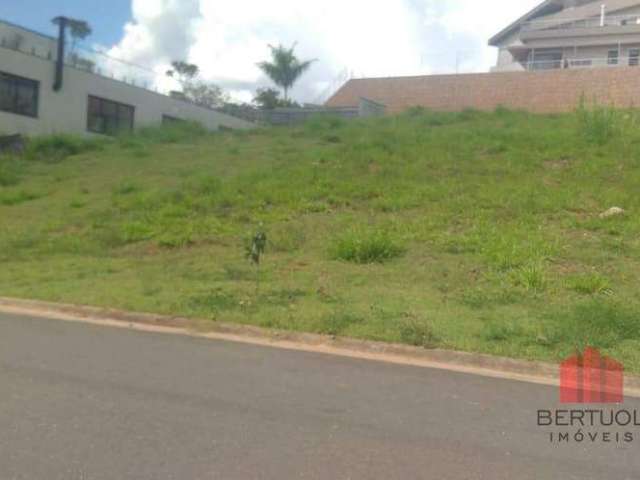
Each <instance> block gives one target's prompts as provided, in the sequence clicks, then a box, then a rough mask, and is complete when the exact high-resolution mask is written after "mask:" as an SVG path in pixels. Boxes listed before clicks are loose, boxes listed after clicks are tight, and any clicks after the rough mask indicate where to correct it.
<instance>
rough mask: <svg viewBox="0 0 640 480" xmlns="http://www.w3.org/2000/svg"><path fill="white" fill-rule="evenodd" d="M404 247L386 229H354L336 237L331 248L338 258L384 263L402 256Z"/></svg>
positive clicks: (367, 262)
mask: <svg viewBox="0 0 640 480" xmlns="http://www.w3.org/2000/svg"><path fill="white" fill-rule="evenodd" d="M404 251H405V250H404V248H403V247H402V246H400V245H399V244H398V243H397V242H396V241H395V240H394V239H393V238H392V236H391V235H390V234H389V232H387V231H385V230H379V229H353V230H350V231H348V232H346V233H345V234H343V235H342V236H340V237H338V238H336V239H335V240H334V241H333V244H332V246H331V249H330V253H331V257H332V258H334V259H336V260H344V261H346V262H352V263H358V264H361V265H364V264H371V263H384V262H386V261H388V260H391V259H394V258H396V257H399V256H401V255H402V254H403V253H404Z"/></svg>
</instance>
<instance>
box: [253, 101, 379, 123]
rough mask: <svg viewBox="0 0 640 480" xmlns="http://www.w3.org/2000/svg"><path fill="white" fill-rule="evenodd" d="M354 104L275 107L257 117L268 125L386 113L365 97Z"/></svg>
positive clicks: (376, 103) (263, 111) (362, 116)
mask: <svg viewBox="0 0 640 480" xmlns="http://www.w3.org/2000/svg"><path fill="white" fill-rule="evenodd" d="M354 103H357V104H356V105H355V106H349V105H347V106H339V107H320V106H311V107H304V108H275V109H273V110H261V111H260V112H259V114H258V119H259V120H260V121H261V122H262V123H266V124H270V125H295V124H298V123H304V122H306V121H307V120H309V119H310V118H315V117H323V116H324V117H327V116H328V117H340V118H344V119H347V120H351V119H355V118H364V117H377V116H382V115H384V114H385V113H386V107H385V106H384V105H383V104H381V103H378V102H375V101H373V100H369V99H367V98H360V99H358V101H357V102H354Z"/></svg>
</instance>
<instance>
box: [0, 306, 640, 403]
mask: <svg viewBox="0 0 640 480" xmlns="http://www.w3.org/2000/svg"><path fill="white" fill-rule="evenodd" d="M0 312H2V313H10V314H16V315H24V316H34V317H38V318H49V319H56V320H66V321H75V322H83V323H90V324H94V325H102V326H109V327H117V328H127V329H134V330H138V331H146V332H158V333H167V334H178V335H188V336H194V337H200V338H208V339H213V340H225V341H232V342H240V343H248V344H253V345H260V346H267V347H272V348H282V349H287V350H296V351H304V352H313V353H322V354H328V355H337V356H342V357H349V358H358V359H365V360H373V361H379V362H387V363H394V364H401V365H410V366H417V367H425V368H435V369H441V370H449V371H454V372H460V373H468V374H473V375H480V376H485V377H493V378H503V379H507V380H515V381H521V382H528V383H537V384H542V385H558V384H559V380H558V366H557V365H554V364H550V363H543V362H530V361H525V360H515V359H511V358H503V357H495V356H491V355H483V354H475V353H466V352H457V351H448V350H425V349H422V348H417V347H411V346H407V345H398V344H391V343H382V342H370V341H364V340H355V339H349V338H335V337H331V336H327V335H317V334H310V333H297V332H286V331H276V330H269V329H265V328H260V327H253V326H246V325H235V324H225V323H218V322H211V321H206V320H194V319H188V318H182V317H171V316H164V315H155V314H149V313H134V312H127V311H122V310H115V309H107V308H98V307H89V306H80V305H70V304H61V303H51V302H43V301H36V300H22V299H14V298H4V297H0ZM625 395H626V396H629V397H638V398H640V377H634V376H630V375H626V376H625Z"/></svg>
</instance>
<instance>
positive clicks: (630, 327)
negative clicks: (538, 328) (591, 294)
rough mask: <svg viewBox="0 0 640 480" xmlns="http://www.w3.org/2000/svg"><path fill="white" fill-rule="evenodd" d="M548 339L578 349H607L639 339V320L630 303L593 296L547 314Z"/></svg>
mask: <svg viewBox="0 0 640 480" xmlns="http://www.w3.org/2000/svg"><path fill="white" fill-rule="evenodd" d="M546 320H547V321H548V322H550V326H549V328H548V330H549V333H550V340H551V341H552V342H553V343H554V344H562V345H567V346H570V347H573V348H577V349H578V350H582V349H583V348H584V347H586V346H593V347H598V348H610V347H613V346H615V345H620V343H621V342H623V341H625V340H640V322H638V314H637V310H636V309H635V308H634V306H632V305H623V304H621V303H620V302H618V301H615V300H611V299H593V300H590V301H587V302H584V303H580V304H577V305H575V306H572V307H570V308H568V309H564V310H556V311H554V312H552V313H549V314H547V315H546Z"/></svg>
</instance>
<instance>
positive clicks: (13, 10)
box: [0, 0, 131, 45]
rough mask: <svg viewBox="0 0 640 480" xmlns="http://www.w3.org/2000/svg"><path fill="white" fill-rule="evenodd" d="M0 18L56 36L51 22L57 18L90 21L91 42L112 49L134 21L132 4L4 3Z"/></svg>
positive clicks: (104, 0) (82, 0) (107, 0)
mask: <svg viewBox="0 0 640 480" xmlns="http://www.w3.org/2000/svg"><path fill="white" fill-rule="evenodd" d="M1 3H2V5H1V6H0V18H3V19H5V20H8V21H9V22H13V23H16V24H18V25H22V26H25V27H28V28H31V29H33V30H37V31H39V32H42V33H47V34H51V35H54V34H55V27H54V26H53V25H52V24H51V19H52V18H54V17H56V16H58V15H65V16H68V17H73V18H81V19H83V20H87V21H88V22H89V23H90V24H91V26H92V27H93V35H92V37H91V40H92V41H93V42H97V43H100V44H104V45H113V44H115V43H117V42H118V41H119V40H120V39H121V38H122V36H123V33H124V32H123V29H124V25H125V24H126V23H127V22H128V21H130V20H131V0H63V1H61V0H2V2H1Z"/></svg>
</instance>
